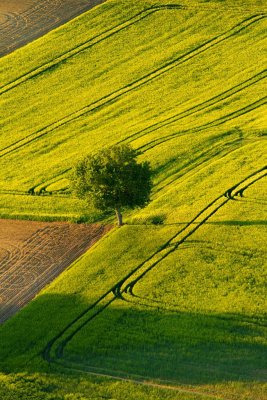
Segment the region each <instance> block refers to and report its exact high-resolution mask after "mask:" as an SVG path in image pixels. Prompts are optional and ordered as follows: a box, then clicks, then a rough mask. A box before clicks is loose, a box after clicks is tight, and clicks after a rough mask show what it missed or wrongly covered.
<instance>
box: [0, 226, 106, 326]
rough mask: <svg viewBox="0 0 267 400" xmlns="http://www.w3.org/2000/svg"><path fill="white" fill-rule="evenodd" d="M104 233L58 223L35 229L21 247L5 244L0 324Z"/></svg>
mask: <svg viewBox="0 0 267 400" xmlns="http://www.w3.org/2000/svg"><path fill="white" fill-rule="evenodd" d="M105 231H106V228H104V227H103V226H97V225H95V226H90V225H89V226H81V225H79V226H75V225H69V224H61V225H57V226H46V227H44V228H40V229H38V230H37V231H36V232H35V233H34V234H32V235H31V236H30V237H29V238H28V239H27V240H26V241H24V243H23V244H22V245H21V246H13V248H11V246H10V244H7V245H6V247H5V248H6V249H7V251H6V253H4V257H2V259H1V268H0V298H1V299H2V300H1V302H0V323H1V322H4V321H5V320H6V319H8V318H9V317H10V316H11V315H12V314H14V313H15V312H16V311H17V310H19V309H20V308H21V307H22V306H23V305H25V304H26V303H28V302H29V301H30V300H31V299H32V298H33V297H34V296H35V295H36V294H37V293H38V292H39V291H40V289H42V288H43V287H44V286H45V285H46V284H47V283H49V282H51V281H52V280H53V279H54V278H55V277H56V276H58V275H59V274H60V272H62V271H63V270H64V269H65V268H66V267H68V266H69V265H70V264H71V263H72V262H73V261H75V260H76V259H77V258H78V257H79V256H81V255H82V254H83V253H84V252H85V250H87V249H88V248H89V247H90V246H92V245H93V244H94V243H95V242H96V241H97V240H98V239H99V238H100V237H101V236H102V235H103V233H104V232H105Z"/></svg>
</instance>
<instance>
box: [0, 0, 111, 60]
mask: <svg viewBox="0 0 267 400" xmlns="http://www.w3.org/2000/svg"><path fill="white" fill-rule="evenodd" d="M104 1H105V0H0V56H3V55H6V54H8V53H11V52H12V51H13V50H15V49H16V48H18V47H21V46H23V45H25V44H26V43H29V42H31V41H32V40H34V39H36V38H38V37H40V36H42V35H44V34H45V33H47V32H49V31H50V30H52V29H54V28H56V27H57V26H59V25H61V24H63V23H65V22H67V21H69V20H70V19H72V18H74V17H76V16H77V15H79V14H81V13H83V12H84V11H86V10H89V9H90V8H92V7H94V6H96V5H97V4H100V3H103V2H104Z"/></svg>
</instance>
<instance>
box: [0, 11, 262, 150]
mask: <svg viewBox="0 0 267 400" xmlns="http://www.w3.org/2000/svg"><path fill="white" fill-rule="evenodd" d="M265 18H266V17H265V15H263V14H256V15H253V16H251V17H249V18H246V19H245V20H243V21H241V22H239V23H238V24H236V25H235V26H234V27H233V28H231V29H229V30H228V31H226V32H225V33H222V34H220V35H218V36H215V37H214V38H212V39H209V40H208V41H206V42H205V43H204V44H201V45H199V46H198V47H196V48H195V49H193V50H190V51H189V52H187V53H186V54H184V55H181V56H179V57H178V58H176V59H174V60H172V61H169V62H167V63H166V64H165V65H163V66H162V67H160V68H158V69H156V70H154V71H152V72H150V73H148V74H146V75H144V76H143V77H141V78H139V79H137V80H135V81H133V82H131V83H129V84H127V85H125V86H123V87H122V88H120V89H117V90H115V91H114V92H111V93H110V94H108V95H105V96H103V97H102V98H100V99H98V100H96V101H94V102H93V103H91V104H89V105H87V106H85V107H82V108H81V109H79V110H77V111H74V112H72V113H70V114H68V115H66V116H65V117H63V118H61V119H60V120H58V121H56V122H53V123H51V124H49V125H47V126H45V127H43V128H40V129H38V130H37V131H36V132H34V133H31V134H29V135H27V136H25V137H24V138H22V139H20V140H17V141H16V142H14V143H12V144H10V145H8V146H6V147H3V148H2V149H1V150H0V157H4V156H6V155H8V154H10V153H12V152H14V151H17V150H18V149H20V148H21V147H24V146H25V145H28V144H30V143H32V142H33V141H36V140H37V139H40V138H41V137H43V136H46V135H47V134H49V133H51V132H53V131H54V130H56V129H58V128H61V127H62V126H64V125H66V124H68V123H70V122H73V121H75V120H77V119H79V118H80V117H81V116H83V115H85V114H88V113H92V112H95V111H98V110H100V109H102V107H104V106H106V105H108V104H112V103H113V102H114V101H116V100H117V99H118V98H120V97H121V96H123V95H124V94H128V93H129V92H131V91H133V90H136V89H138V88H139V87H141V86H143V85H145V84H147V83H148V82H150V81H152V80H154V79H155V78H158V77H159V76H161V75H163V74H165V73H166V72H169V71H170V70H172V69H173V68H176V67H177V66H178V65H180V64H182V63H184V62H187V61H189V60H191V59H192V58H193V57H196V56H197V55H199V54H201V53H203V52H204V51H207V50H209V49H210V48H212V47H214V46H216V45H217V44H219V43H221V42H222V41H224V40H226V39H229V38H230V37H232V36H234V35H236V34H237V33H240V32H241V31H242V30H243V29H246V28H247V27H249V26H251V25H253V24H255V23H256V22H258V21H261V20H263V19H265Z"/></svg>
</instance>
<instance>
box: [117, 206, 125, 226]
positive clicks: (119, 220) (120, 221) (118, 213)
mask: <svg viewBox="0 0 267 400" xmlns="http://www.w3.org/2000/svg"><path fill="white" fill-rule="evenodd" d="M115 211H116V215H117V219H118V226H122V225H123V223H122V215H121V212H120V209H119V208H116V209H115Z"/></svg>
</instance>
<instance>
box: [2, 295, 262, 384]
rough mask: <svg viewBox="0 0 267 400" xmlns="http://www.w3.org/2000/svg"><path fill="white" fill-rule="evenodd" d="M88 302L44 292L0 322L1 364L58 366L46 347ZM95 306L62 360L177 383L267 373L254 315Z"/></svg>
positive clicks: (36, 368)
mask: <svg viewBox="0 0 267 400" xmlns="http://www.w3.org/2000/svg"><path fill="white" fill-rule="evenodd" d="M93 302H94V301H93V300H92V303H93ZM88 306H89V304H87V302H85V301H84V300H83V299H82V297H81V296H79V294H69V295H59V294H43V295H40V296H39V297H38V298H36V299H35V300H34V301H32V302H31V303H30V304H29V305H28V306H27V307H25V308H24V309H22V310H21V311H20V312H19V313H18V314H17V315H15V316H14V317H13V318H11V319H10V320H9V321H7V322H5V323H4V324H3V325H2V326H1V327H0V343H1V347H0V360H1V363H0V366H2V368H1V370H2V371H10V372H11V371H16V372H25V369H26V370H27V371H28V372H31V373H33V372H40V371H43V372H45V371H50V370H51V367H52V370H54V372H55V371H57V366H56V365H54V366H53V365H49V364H48V363H47V362H46V361H44V360H43V359H42V351H43V350H44V348H45V346H46V344H47V343H48V341H50V340H51V339H53V337H55V336H56V335H57V334H58V333H59V332H61V331H62V330H64V328H65V327H66V326H67V325H68V324H70V323H71V321H73V320H74V319H75V318H76V317H77V315H79V314H81V313H82V312H83V311H84V310H85V309H86V308H87V307H88ZM96 311H100V313H99V314H98V316H97V317H96V318H93V319H92V320H91V321H90V322H89V323H88V324H87V325H85V326H84V327H83V328H82V329H81V330H80V331H78V332H77V334H76V335H75V336H74V337H73V338H72V339H71V340H70V341H69V343H67V345H66V347H65V349H64V354H63V358H62V359H61V360H60V362H63V364H64V363H65V362H66V361H68V362H72V363H74V364H75V365H76V368H78V369H80V370H81V371H86V370H89V371H94V372H100V373H107V374H111V375H117V376H121V377H133V378H138V377H140V378H141V379H142V378H144V379H149V378H152V379H155V380H164V381H171V382H173V383H176V384H178V383H179V384H191V385H195V384H214V383H219V382H227V381H244V382H250V381H262V380H263V379H264V378H266V376H265V372H264V368H265V365H266V364H265V360H266V358H267V351H266V346H264V339H263V338H264V334H266V331H264V329H265V328H264V326H263V324H262V323H260V322H259V321H257V319H256V318H255V317H253V318H252V317H249V316H245V315H227V314H224V315H211V314H210V315H208V314H207V315H204V314H197V313H190V312H187V313H185V312H175V313H174V312H170V311H164V310H160V309H159V310H156V309H155V310H151V309H147V308H141V307H138V306H133V305H130V304H128V303H125V302H123V301H122V300H116V301H115V302H113V303H112V304H111V305H110V306H109V307H108V308H106V309H105V310H103V311H102V312H101V308H99V309H97V308H96ZM261 322H262V321H261ZM60 370H61V371H62V369H61V368H60ZM66 373H67V370H66Z"/></svg>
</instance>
